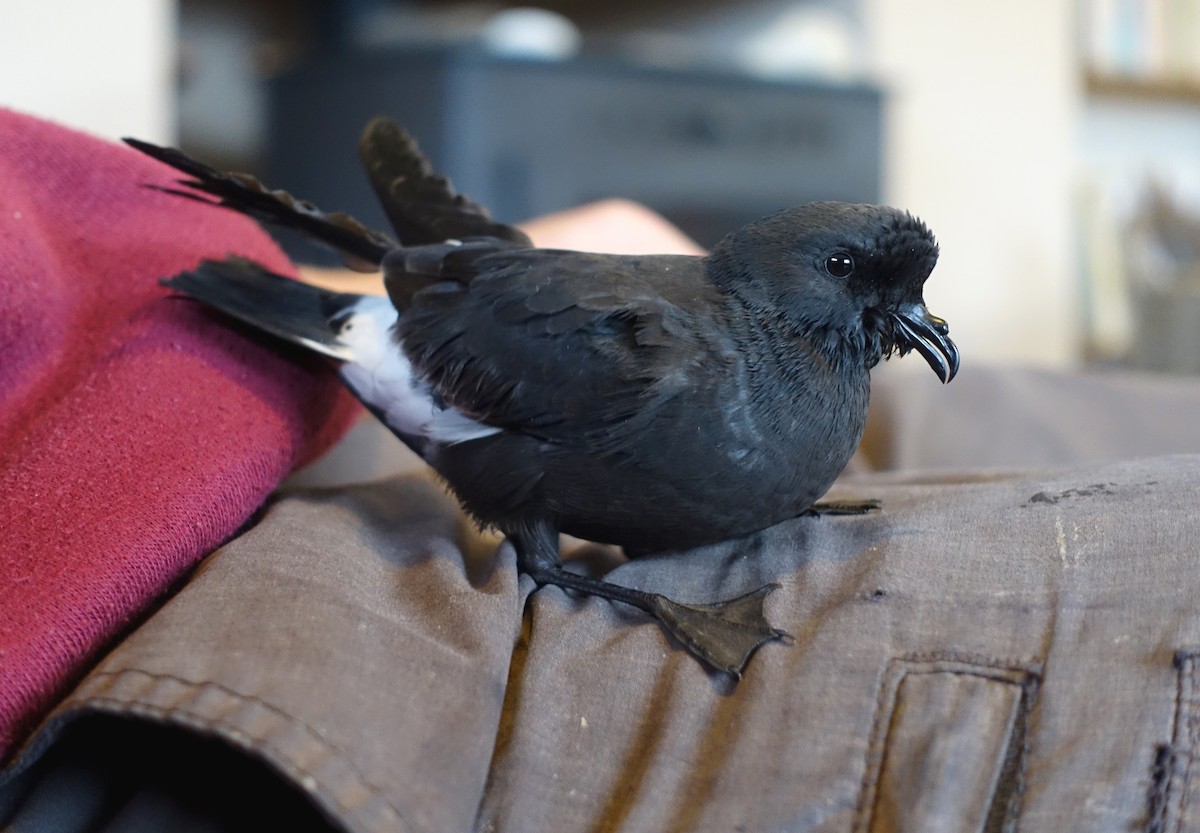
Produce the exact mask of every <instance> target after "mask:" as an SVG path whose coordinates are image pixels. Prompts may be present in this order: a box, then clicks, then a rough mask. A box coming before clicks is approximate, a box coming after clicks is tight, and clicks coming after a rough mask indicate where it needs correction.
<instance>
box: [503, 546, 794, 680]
mask: <svg viewBox="0 0 1200 833" xmlns="http://www.w3.org/2000/svg"><path fill="white" fill-rule="evenodd" d="M511 537H512V540H513V544H514V546H515V547H516V549H517V564H518V567H519V568H520V569H521V571H522V572H524V573H525V574H527V575H528V576H529V577H530V578H532V579H533V580H534V581H535V582H536V583H537V584H538V585H543V584H553V585H556V586H558V587H563V588H566V589H568V590H574V591H576V592H579V593H586V594H588V595H591V596H599V597H601V598H605V599H610V600H612V601H617V602H624V603H625V604H628V605H632V606H634V607H636V608H638V609H639V610H642V611H645V612H646V613H647V614H649V615H650V616H652V617H654V618H655V619H656V620H658V622H659V624H661V625H662V626H663V628H665V629H666V631H667V633H669V634H670V635H671V636H672V637H674V639H675V640H676V641H677V642H678V643H679V644H680V645H682V646H683V647H684V648H686V649H687V650H688V652H689V653H691V654H692V655H693V656H694V657H696V658H697V659H700V660H701V661H703V662H705V663H707V664H708V665H710V666H711V667H713V668H715V669H716V670H718V671H723V672H725V673H727V674H730V675H732V676H733V677H735V678H740V677H741V675H742V671H743V670H744V669H745V667H746V663H748V662H749V661H750V657H751V656H753V654H754V652H755V651H756V650H758V648H759V647H761V646H762V645H764V644H765V643H767V642H770V641H771V640H774V639H789V638H790V636H789V634H788V633H787V632H786V631H783V630H780V629H778V628H773V627H771V625H770V623H769V622H767V619H766V617H765V616H764V615H763V600H764V599H765V598H766V597H767V594H769V593H770V592H771V591H772V590H774V589H776V588H777V587H778V586H779V585H778V584H767V585H765V586H763V587H760V588H759V589H757V590H754V591H752V592H750V593H746V594H745V595H742V596H738V597H737V598H734V599H728V600H726V601H723V602H716V603H713V604H683V603H681V602H676V601H673V600H672V599H668V598H667V597H666V596H663V595H661V594H658V593H647V592H645V591H642V590H634V589H632V588H629V587H622V586H621V585H618V584H612V583H611V582H607V581H603V580H601V579H596V578H591V577H589V576H582V575H579V574H578V573H572V572H569V571H567V570H565V569H563V567H562V562H561V561H560V560H559V555H558V541H557V534H556V532H555V530H554V529H552V528H551V527H550V526H548V525H540V524H539V525H531V526H530V527H528V528H526V529H524V530H522V531H521V532H517V533H514V534H513V535H512V536H511Z"/></svg>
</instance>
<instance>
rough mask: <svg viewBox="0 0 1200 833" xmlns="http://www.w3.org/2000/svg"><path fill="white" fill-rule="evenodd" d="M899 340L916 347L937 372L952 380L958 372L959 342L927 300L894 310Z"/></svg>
mask: <svg viewBox="0 0 1200 833" xmlns="http://www.w3.org/2000/svg"><path fill="white" fill-rule="evenodd" d="M892 322H893V323H894V324H895V325H896V330H897V334H898V336H899V339H898V340H899V341H902V342H903V343H904V344H906V345H907V346H909V347H911V348H913V349H914V350H916V351H917V352H918V353H920V354H921V355H922V356H924V357H925V361H927V362H928V363H929V366H930V367H931V368H933V372H934V373H936V374H937V375H938V378H939V379H941V380H942V384H945V383H947V382H949V381H950V380H951V379H953V378H954V375H955V374H956V373H958V345H956V344H955V343H954V341H953V340H951V338H950V325H949V324H947V323H946V321H945V319H942V318H938V317H937V316H936V315H934V314H933V313H931V312H930V311H929V310H928V309H926V307H925V305H924V304H913V305H912V306H910V307H906V308H905V309H902V310H901V311H899V312H894V313H892Z"/></svg>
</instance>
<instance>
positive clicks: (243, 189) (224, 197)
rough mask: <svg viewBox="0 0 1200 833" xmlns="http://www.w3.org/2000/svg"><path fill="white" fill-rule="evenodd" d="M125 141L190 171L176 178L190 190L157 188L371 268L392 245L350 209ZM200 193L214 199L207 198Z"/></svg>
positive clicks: (182, 155)
mask: <svg viewBox="0 0 1200 833" xmlns="http://www.w3.org/2000/svg"><path fill="white" fill-rule="evenodd" d="M124 141H125V143H126V144H127V145H129V146H130V147H132V148H134V149H136V150H139V151H141V152H142V153H144V154H146V155H147V156H151V157H153V158H155V159H157V160H158V161H160V162H163V163H165V164H167V165H170V166H171V167H172V168H174V169H175V170H177V171H179V172H181V173H184V174H187V176H188V177H189V178H188V179H181V180H179V184H180V185H182V186H184V187H185V188H187V189H191V190H183V189H173V188H159V190H163V191H167V192H169V193H173V194H177V195H179V196H183V197H188V198H190V199H196V200H200V201H202V202H214V203H215V204H216V205H221V206H225V207H226V208H232V209H234V210H235V211H240V212H242V213H243V214H247V215H249V216H251V217H253V218H254V219H256V220H258V221H260V222H265V223H271V224H274V225H277V226H283V227H284V228H290V229H295V230H296V231H299V232H301V233H303V234H305V235H307V236H308V237H311V238H313V239H315V240H318V241H320V242H322V243H324V244H326V245H327V246H330V247H332V248H334V249H336V250H337V251H339V252H341V253H343V254H345V255H347V256H348V258H352V259H353V260H348V261H347V262H348V263H349V264H350V265H356V262H365V263H367V264H369V265H370V269H372V270H373V269H374V268H375V267H377V266H378V265H379V262H380V261H381V260H383V256H384V255H385V254H386V253H387V252H388V251H390V250H392V249H394V248H396V242H395V241H394V240H392V239H391V238H390V237H388V236H387V235H386V234H383V233H382V232H378V231H373V230H371V229H369V228H367V227H366V226H364V225H363V224H362V223H360V222H358V221H357V220H355V219H354V218H353V217H351V216H350V215H349V214H343V213H341V212H332V213H330V212H325V211H322V210H320V209H319V208H317V207H316V206H315V205H313V204H312V203H310V202H307V201H305V200H300V199H297V198H296V197H293V196H292V195H291V194H289V193H287V192H286V191H272V190H270V189H269V188H267V187H266V186H265V185H263V184H262V183H261V182H259V181H258V180H257V179H255V178H254V177H252V176H250V175H249V174H238V173H224V172H222V171H218V170H216V169H215V168H210V167H209V166H208V165H205V164H204V163H203V162H197V161H196V160H195V159H192V158H191V157H190V156H188V155H187V154H185V153H183V152H182V151H179V150H176V149H174V148H166V147H159V146H158V145H155V144H151V143H150V142H143V141H142V140H140V139H130V138H126V139H125V140H124ZM152 187H157V186H152ZM203 195H207V196H209V197H215V198H216V199H215V200H208V199H207V198H206V197H205V196H203Z"/></svg>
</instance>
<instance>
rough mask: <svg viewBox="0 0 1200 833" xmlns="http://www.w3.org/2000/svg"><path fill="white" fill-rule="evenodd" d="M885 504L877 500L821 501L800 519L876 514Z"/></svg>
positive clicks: (801, 514)
mask: <svg viewBox="0 0 1200 833" xmlns="http://www.w3.org/2000/svg"><path fill="white" fill-rule="evenodd" d="M882 505H883V504H882V503H881V502H880V501H878V500H876V499H875V498H868V499H867V500H829V501H825V500H823V501H819V502H818V503H814V504H813V505H812V506H810V507H808V508H807V509H805V510H804V511H803V512H801V513H800V517H815V516H818V515H865V514H867V513H868V512H874V511H875V510H876V509H878V508H879V507H880V506H882Z"/></svg>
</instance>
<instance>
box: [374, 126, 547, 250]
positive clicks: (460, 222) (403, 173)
mask: <svg viewBox="0 0 1200 833" xmlns="http://www.w3.org/2000/svg"><path fill="white" fill-rule="evenodd" d="M358 153H359V157H360V158H361V159H362V163H363V165H364V166H365V167H366V169H367V176H368V177H369V178H370V180H371V187H373V188H374V189H375V195H376V196H377V197H378V198H379V202H380V204H381V205H382V206H383V210H384V213H385V214H387V218H388V220H389V221H390V222H391V224H392V228H393V229H395V231H396V234H398V235H399V236H400V239H401V240H402V241H404V243H405V244H406V245H419V244H424V243H437V242H440V241H443V240H447V239H450V238H454V239H462V238H465V237H493V238H496V239H498V240H505V241H508V242H511V243H520V244H522V245H526V246H528V245H529V238H528V237H527V236H526V235H525V233H524V232H523V231H521V230H520V229H518V228H516V227H515V226H510V225H507V224H505V223H498V222H496V221H494V220H493V219H492V218H491V215H489V214H488V212H487V209H485V208H484V207H483V206H481V205H479V204H478V203H476V202H472V201H471V200H469V199H467V198H466V197H465V196H463V195H462V194H459V193H458V192H457V191H455V190H454V188H453V186H451V185H450V181H449V180H448V179H446V178H445V177H443V176H439V175H438V174H435V173H434V172H433V168H432V167H431V166H430V164H429V161H428V160H427V159H426V158H425V156H424V154H422V153H421V151H420V149H418V147H417V144H416V142H415V141H414V140H413V139H412V137H411V136H409V135H408V134H407V133H405V132H404V131H403V130H402V129H400V126H399V125H397V124H396V123H395V122H393V121H392V120H390V119H386V118H376V119H372V120H371V122H370V123H369V124H367V126H366V128H365V129H364V130H363V133H362V137H361V138H360V139H359V143H358Z"/></svg>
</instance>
